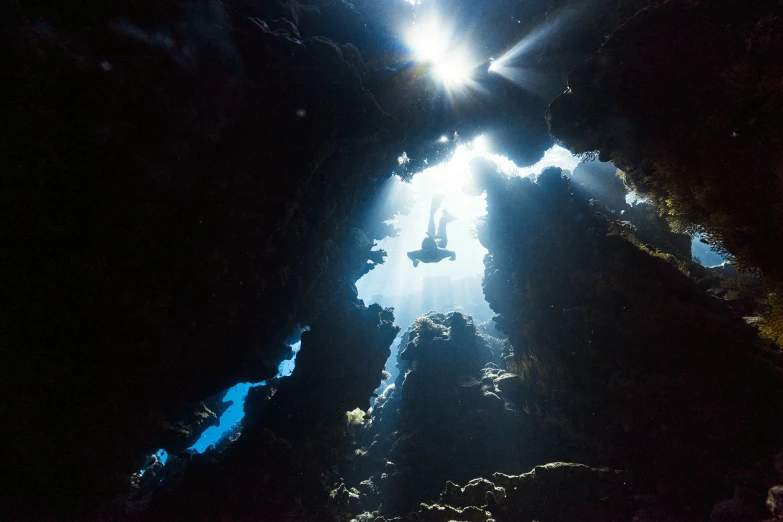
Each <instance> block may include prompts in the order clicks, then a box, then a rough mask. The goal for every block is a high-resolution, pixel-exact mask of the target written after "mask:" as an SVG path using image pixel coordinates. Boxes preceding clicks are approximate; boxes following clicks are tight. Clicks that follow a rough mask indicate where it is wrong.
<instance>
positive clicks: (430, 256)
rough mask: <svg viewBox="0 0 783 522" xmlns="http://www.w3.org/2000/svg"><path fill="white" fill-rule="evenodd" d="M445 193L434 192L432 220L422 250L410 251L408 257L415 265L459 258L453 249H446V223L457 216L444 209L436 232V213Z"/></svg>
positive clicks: (431, 204)
mask: <svg viewBox="0 0 783 522" xmlns="http://www.w3.org/2000/svg"><path fill="white" fill-rule="evenodd" d="M445 197H446V196H445V195H444V194H433V195H432V202H431V203H430V222H429V224H428V225H427V237H425V238H424V240H423V241H422V242H421V250H414V251H413V252H408V259H410V260H411V261H413V266H414V267H417V266H419V262H422V263H439V262H440V261H443V260H444V259H446V258H449V259H450V260H452V261H454V260H456V259H457V253H456V252H454V251H453V250H446V245H447V244H448V238H447V237H446V225H448V224H449V223H451V222H452V221H454V220H455V219H457V218H455V217H454V216H452V215H451V214H450V213H449V211H448V210H446V209H444V210H443V212H442V213H441V217H440V221H438V231H437V234H436V233H435V213H436V212H437V211H438V209H439V208H440V204H441V203H443V198H445Z"/></svg>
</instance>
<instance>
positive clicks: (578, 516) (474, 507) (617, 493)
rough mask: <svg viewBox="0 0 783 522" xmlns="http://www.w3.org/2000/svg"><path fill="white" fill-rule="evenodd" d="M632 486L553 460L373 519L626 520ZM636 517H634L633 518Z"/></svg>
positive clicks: (612, 475) (619, 474) (451, 487)
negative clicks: (399, 514)
mask: <svg viewBox="0 0 783 522" xmlns="http://www.w3.org/2000/svg"><path fill="white" fill-rule="evenodd" d="M639 504H641V502H640V501H639V500H635V499H634V498H633V486H632V481H631V478H630V477H629V475H628V473H626V472H623V471H618V470H612V469H595V468H590V467H588V466H584V465H581V464H572V463H564V462H553V463H550V464H545V465H543V466H536V467H535V468H534V469H533V470H532V471H530V472H529V473H524V474H522V475H504V474H503V473H495V474H493V475H492V479H491V480H488V479H483V478H479V479H474V480H471V481H470V482H469V483H467V484H466V485H465V486H464V487H460V486H458V485H456V484H454V483H452V482H448V483H447V484H446V489H445V491H443V492H442V493H441V495H440V498H439V500H438V502H437V503H435V504H422V505H421V507H420V509H419V510H418V511H416V512H415V513H413V514H410V515H407V516H404V517H398V518H391V519H385V518H383V517H379V518H378V519H376V520H377V522H381V521H383V522H387V520H388V522H419V521H421V522H448V521H450V520H459V521H465V522H506V521H507V522H512V521H522V520H525V521H527V520H540V521H542V522H545V521H555V520H595V521H608V520H631V519H632V518H633V517H634V513H635V508H634V505H639ZM634 520H636V519H634Z"/></svg>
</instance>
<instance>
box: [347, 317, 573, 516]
mask: <svg viewBox="0 0 783 522" xmlns="http://www.w3.org/2000/svg"><path fill="white" fill-rule="evenodd" d="M402 346H404V349H402V350H401V352H400V353H399V354H398V356H397V365H398V367H399V369H400V374H399V377H398V378H397V380H396V381H395V383H394V384H392V385H390V386H389V387H388V388H387V389H386V390H385V391H384V392H383V393H382V394H381V395H380V396H379V397H378V398H377V399H376V401H375V404H374V406H373V408H372V409H371V410H370V412H369V413H368V416H369V420H368V421H367V422H366V423H365V425H364V426H361V427H360V428H358V429H357V430H356V432H355V433H353V434H352V435H351V436H349V437H348V438H347V439H346V441H345V443H344V447H343V450H342V454H343V455H344V457H343V464H342V466H340V469H341V474H342V478H343V479H344V480H343V481H342V482H341V484H340V485H339V487H340V488H346V491H350V490H351V488H354V489H355V490H356V494H355V498H353V497H351V496H350V495H348V496H346V495H345V494H344V495H343V498H342V499H341V500H342V504H341V505H342V507H343V508H344V509H345V510H346V512H348V513H350V514H352V515H354V516H355V515H358V514H359V513H362V512H364V513H371V512H379V513H380V514H383V515H384V516H394V515H399V514H402V513H405V512H408V511H412V510H415V508H416V506H418V505H419V503H421V502H425V501H428V500H431V499H432V498H435V497H436V496H437V494H438V492H439V491H440V490H441V488H442V487H443V484H444V483H446V481H448V480H451V481H455V482H461V483H464V482H467V481H469V480H471V479H472V478H475V477H476V476H483V475H489V474H491V473H493V472H499V471H500V472H504V473H515V472H518V470H520V469H525V468H526V467H527V468H529V467H531V466H533V465H534V463H536V462H541V461H542V460H545V459H547V457H548V455H551V454H552V453H553V451H555V450H554V448H555V447H556V446H557V441H558V440H560V439H559V438H558V437H557V436H556V435H555V436H553V437H551V438H550V437H548V436H547V435H545V434H544V432H543V430H541V429H540V428H539V426H538V423H537V421H536V420H535V419H534V418H533V417H532V416H530V415H529V414H528V413H526V412H525V411H524V410H523V406H524V405H523V404H522V403H514V402H511V399H510V397H514V399H515V400H518V399H519V397H520V388H522V387H523V385H522V383H521V382H520V381H519V377H518V376H516V375H512V374H510V373H508V372H507V371H505V370H503V369H502V368H503V367H504V363H503V360H502V356H503V351H504V349H507V345H506V344H505V343H504V341H503V340H501V339H499V338H496V337H492V336H490V335H486V334H482V333H479V331H478V330H477V328H476V327H475V326H474V324H473V322H472V320H471V318H470V317H469V316H466V315H464V314H461V313H459V312H450V313H448V314H441V313H437V312H429V313H428V314H425V315H424V316H421V317H419V318H418V319H417V320H416V321H415V322H414V324H413V325H412V326H411V328H410V329H409V330H408V331H407V332H406V334H405V336H404V337H403V344H402ZM550 435H553V434H551V433H550ZM564 453H565V452H564ZM352 498H353V500H352ZM465 507H467V506H465ZM462 516H465V515H464V514H463V515H462Z"/></svg>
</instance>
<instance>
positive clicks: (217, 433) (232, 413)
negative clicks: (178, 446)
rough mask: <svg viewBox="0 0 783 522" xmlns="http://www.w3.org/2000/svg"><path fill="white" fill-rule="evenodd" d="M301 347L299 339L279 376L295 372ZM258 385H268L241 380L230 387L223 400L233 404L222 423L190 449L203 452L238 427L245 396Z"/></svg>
mask: <svg viewBox="0 0 783 522" xmlns="http://www.w3.org/2000/svg"><path fill="white" fill-rule="evenodd" d="M301 347H302V341H297V342H296V343H295V344H294V345H293V346H292V347H291V348H292V351H293V352H294V355H293V357H291V359H287V360H285V361H283V362H281V363H280V365H279V366H278V367H277V377H288V376H290V375H291V374H292V373H293V372H294V368H295V367H296V354H298V353H299V350H300V349H301ZM256 386H266V381H261V382H256V383H251V382H241V383H239V384H237V385H235V386H233V387H232V388H229V390H228V391H227V392H226V395H225V396H224V397H223V402H231V403H233V404H232V405H231V406H229V407H228V409H226V411H224V412H223V415H221V416H220V424H218V425H217V426H210V427H209V428H207V429H206V430H204V433H202V434H201V437H200V438H199V439H198V441H196V443H195V444H194V445H192V446H191V447H190V448H188V449H192V450H195V451H196V452H198V453H203V452H204V451H206V450H207V449H208V448H209V447H210V446H212V445H213V444H216V443H218V442H219V441H220V439H221V438H223V437H224V436H225V435H226V433H228V432H230V431H231V430H233V429H235V428H237V427H238V425H239V424H240V423H241V422H242V419H243V418H244V417H245V398H246V397H247V393H248V392H249V391H250V388H255V387H256Z"/></svg>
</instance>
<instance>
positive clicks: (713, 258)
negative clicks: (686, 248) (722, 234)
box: [691, 234, 726, 266]
mask: <svg viewBox="0 0 783 522" xmlns="http://www.w3.org/2000/svg"><path fill="white" fill-rule="evenodd" d="M700 239H701V234H694V235H693V242H692V243H691V254H692V255H693V258H694V261H695V260H697V259H698V261H699V264H700V265H702V266H717V265H720V264H723V263H724V262H725V261H726V258H725V257H722V256H721V255H720V254H718V253H716V252H713V251H712V250H710V245H705V244H704V243H702V242H701V241H700Z"/></svg>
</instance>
